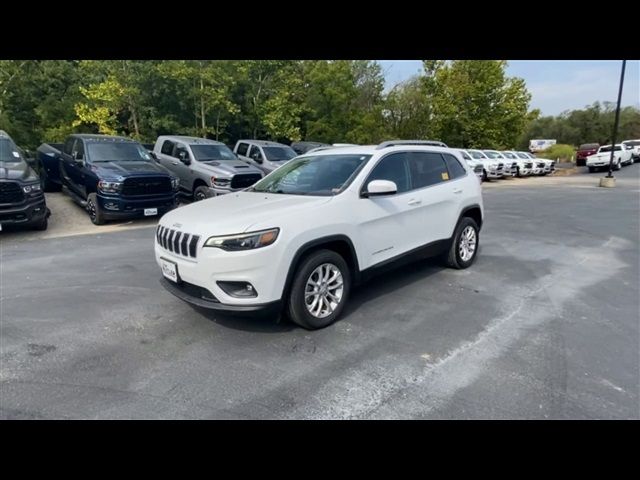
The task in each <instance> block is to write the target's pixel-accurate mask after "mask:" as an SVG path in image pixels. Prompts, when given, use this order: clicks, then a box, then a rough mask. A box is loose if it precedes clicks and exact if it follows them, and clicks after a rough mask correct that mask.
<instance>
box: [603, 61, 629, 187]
mask: <svg viewBox="0 0 640 480" xmlns="http://www.w3.org/2000/svg"><path fill="white" fill-rule="evenodd" d="M626 66H627V61H626V60H623V61H622V72H620V88H619V89H618V105H617V106H616V120H615V122H614V123H613V135H611V158H609V173H608V175H607V178H613V156H614V155H613V153H614V151H615V149H616V134H617V133H618V122H619V121H620V102H621V100H622V85H623V84H624V69H625V67H626ZM623 148H624V147H623Z"/></svg>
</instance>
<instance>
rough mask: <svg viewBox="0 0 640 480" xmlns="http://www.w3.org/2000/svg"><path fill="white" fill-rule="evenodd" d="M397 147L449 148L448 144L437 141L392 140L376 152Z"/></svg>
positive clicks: (382, 144)
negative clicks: (424, 146) (426, 146)
mask: <svg viewBox="0 0 640 480" xmlns="http://www.w3.org/2000/svg"><path fill="white" fill-rule="evenodd" d="M396 145H428V146H430V147H444V148H449V147H447V145H446V144H444V143H442V142H439V141H437V140H390V141H388V142H382V143H381V144H380V145H378V146H377V147H376V150H382V149H383V148H387V147H395V146H396Z"/></svg>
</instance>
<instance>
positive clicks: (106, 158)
mask: <svg viewBox="0 0 640 480" xmlns="http://www.w3.org/2000/svg"><path fill="white" fill-rule="evenodd" d="M87 149H88V153H89V159H90V160H91V161H92V162H113V161H116V162H123V161H127V162H135V161H150V160H151V155H149V152H148V150H146V149H145V148H144V147H143V146H142V145H140V144H139V143H134V142H89V143H88V144H87Z"/></svg>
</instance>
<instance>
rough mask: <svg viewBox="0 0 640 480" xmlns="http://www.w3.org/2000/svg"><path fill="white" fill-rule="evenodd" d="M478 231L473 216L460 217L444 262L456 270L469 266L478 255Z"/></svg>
mask: <svg viewBox="0 0 640 480" xmlns="http://www.w3.org/2000/svg"><path fill="white" fill-rule="evenodd" d="M479 246H480V231H479V229H478V224H477V223H476V222H475V220H474V219H473V218H470V217H462V219H460V222H459V223H458V226H457V227H456V231H455V233H454V235H453V241H452V242H451V247H449V252H448V253H447V257H446V264H447V265H448V266H449V267H451V268H455V269H457V270H462V269H464V268H469V267H470V266H471V265H472V264H473V262H474V261H475V259H476V256H477V255H478V248H479Z"/></svg>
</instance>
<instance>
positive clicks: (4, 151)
mask: <svg viewBox="0 0 640 480" xmlns="http://www.w3.org/2000/svg"><path fill="white" fill-rule="evenodd" d="M20 161H22V157H21V156H20V151H19V150H18V147H16V145H15V143H13V141H12V140H9V139H8V138H0V162H20Z"/></svg>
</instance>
